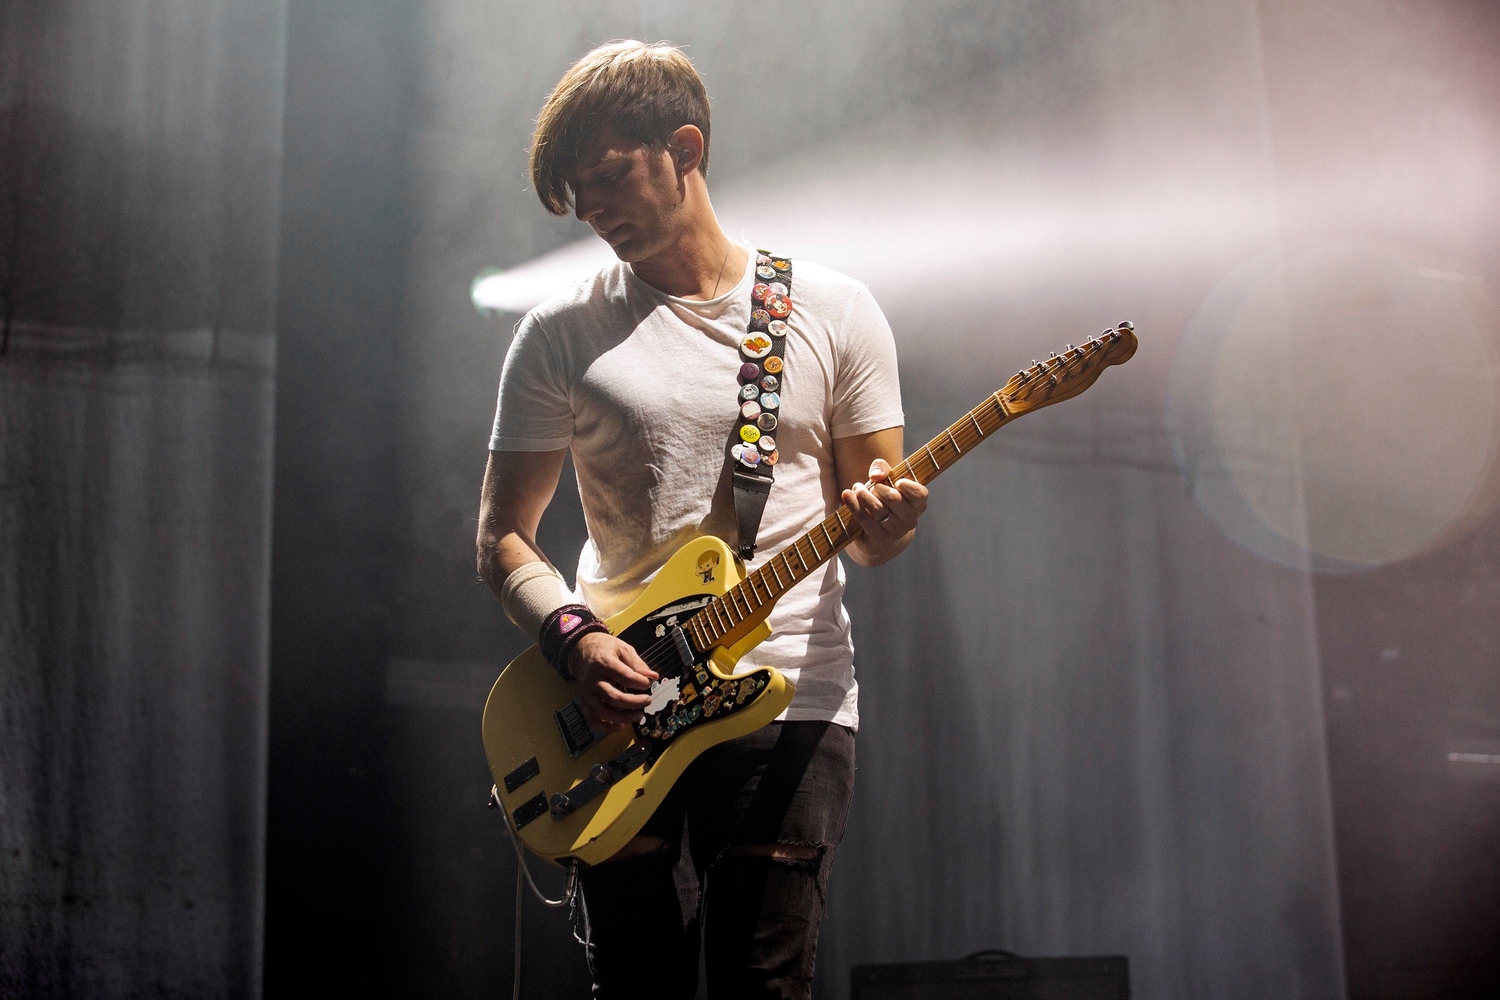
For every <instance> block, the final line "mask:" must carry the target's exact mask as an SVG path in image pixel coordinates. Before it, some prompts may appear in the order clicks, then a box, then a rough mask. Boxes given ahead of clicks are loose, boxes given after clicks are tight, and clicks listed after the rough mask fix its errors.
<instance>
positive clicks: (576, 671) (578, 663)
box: [568, 632, 660, 732]
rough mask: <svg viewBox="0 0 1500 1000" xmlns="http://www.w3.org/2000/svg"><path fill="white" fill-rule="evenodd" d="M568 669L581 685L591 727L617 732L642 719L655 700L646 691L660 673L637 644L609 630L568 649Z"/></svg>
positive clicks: (580, 692) (580, 702)
mask: <svg viewBox="0 0 1500 1000" xmlns="http://www.w3.org/2000/svg"><path fill="white" fill-rule="evenodd" d="M568 669H569V670H571V671H572V672H573V677H574V678H575V679H576V681H577V684H578V702H579V704H580V705H582V706H583V715H584V718H585V719H587V720H588V723H589V725H590V726H593V727H594V728H595V729H598V730H601V731H603V732H614V731H615V730H616V729H622V728H624V727H625V726H629V725H632V724H634V723H635V722H637V721H639V720H640V718H641V712H642V709H644V708H645V707H646V706H647V705H649V704H650V703H651V695H650V694H647V693H645V692H646V691H648V690H649V689H650V687H651V682H652V681H654V680H656V679H657V677H658V676H660V675H659V674H657V672H656V671H655V670H652V669H651V668H650V667H648V666H646V661H645V660H643V659H641V657H640V654H638V653H637V652H636V651H635V649H634V647H632V646H631V645H630V643H628V642H626V641H625V640H623V639H621V638H619V637H618V636H613V635H610V634H609V633H607V632H590V633H589V634H588V635H586V636H584V637H583V638H581V639H579V640H578V642H576V643H575V644H574V645H573V648H572V649H570V650H569V651H568Z"/></svg>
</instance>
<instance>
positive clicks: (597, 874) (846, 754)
mask: <svg viewBox="0 0 1500 1000" xmlns="http://www.w3.org/2000/svg"><path fill="white" fill-rule="evenodd" d="M853 793H854V733H853V732H852V731H851V730H849V729H846V728H845V727H843V726H836V725H833V724H832V723H828V722H773V723H771V724H770V725H768V726H765V727H763V728H762V729H759V730H757V731H755V732H753V733H751V734H749V735H748V736H742V737H740V738H738V739H734V740H730V741H728V742H725V743H721V744H719V745H718V746H716V747H712V748H710V749H709V750H708V751H706V752H705V753H704V754H703V755H702V756H700V757H699V758H698V759H697V760H695V761H693V763H692V764H691V765H689V766H688V769H687V771H685V772H684V773H683V776H682V777H681V778H680V779H678V782H677V784H676V785H675V786H674V787H673V788H672V791H671V792H669V793H668V795H667V798H666V800H665V801H663V802H662V804H661V806H660V807H659V808H658V809H657V811H656V813H655V814H654V815H653V816H652V817H651V819H650V820H649V821H647V823H646V825H645V826H644V827H643V828H642V829H641V834H640V835H641V836H643V837H656V838H660V840H661V841H662V842H663V843H664V844H665V848H664V849H662V850H657V851H653V852H651V853H648V854H644V855H640V856H637V857H632V858H628V859H626V860H621V861H607V862H604V863H602V864H599V865H595V866H594V867H592V868H589V869H587V870H585V871H584V872H583V873H582V875H581V877H580V884H581V886H582V890H583V900H584V907H585V913H586V918H587V921H588V928H589V968H590V969H591V971H592V972H593V976H594V996H595V997H599V998H605V1000H619V998H626V997H630V998H634V997H659V998H663V1000H676V998H681V1000H691V998H692V997H693V995H694V993H695V992H696V991H697V988H698V952H699V946H700V943H701V945H702V949H703V953H704V958H705V962H706V972H707V977H708V990H709V996H710V997H711V998H712V1000H727V998H739V997H799V998H808V997H810V996H811V995H812V971H813V954H814V951H815V949H816V947H817V940H818V924H819V923H820V922H821V920H822V918H823V911H824V909H825V907H826V904H827V893H828V877H829V872H830V871H831V870H832V867H833V853H834V850H835V849H836V848H837V847H838V844H839V841H840V840H841V839H843V836H844V823H845V821H846V820H847V819H848V815H849V803H850V800H851V799H852V797H853ZM778 845H780V846H782V847H783V848H790V849H783V850H776V847H777V846H778ZM700 935H701V938H700Z"/></svg>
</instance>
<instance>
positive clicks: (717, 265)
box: [630, 216, 750, 299]
mask: <svg viewBox="0 0 1500 1000" xmlns="http://www.w3.org/2000/svg"><path fill="white" fill-rule="evenodd" d="M749 263H750V258H749V254H748V253H746V252H745V248H744V247H742V246H740V245H739V244H738V243H735V242H734V241H733V240H731V239H730V238H729V237H728V236H725V235H724V230H722V229H720V228H719V222H718V220H717V219H715V218H713V217H712V216H710V218H709V220H708V222H707V224H705V225H702V226H698V227H694V228H692V229H689V230H688V231H687V232H684V233H683V234H681V235H680V236H679V237H678V238H677V240H676V241H675V242H674V243H673V244H672V245H671V246H670V247H668V248H667V249H665V250H663V251H662V252H661V253H658V254H655V255H653V256H651V257H648V258H647V259H645V260H643V261H638V262H637V263H634V264H632V265H630V266H631V267H632V268H633V269H634V270H635V273H636V276H637V277H639V278H640V279H641V280H642V281H644V282H645V283H646V284H648V285H650V286H651V287H653V288H656V289H659V290H661V291H663V292H666V293H667V294H668V295H676V296H679V297H681V298H685V299H711V298H713V297H715V296H716V295H720V294H722V293H723V292H726V291H728V290H729V289H731V288H733V287H734V286H735V285H736V284H738V283H739V280H740V278H742V277H744V274H745V268H746V267H747V266H749Z"/></svg>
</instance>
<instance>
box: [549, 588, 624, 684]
mask: <svg viewBox="0 0 1500 1000" xmlns="http://www.w3.org/2000/svg"><path fill="white" fill-rule="evenodd" d="M608 631H609V629H608V628H607V627H606V626H605V624H604V623H603V622H602V621H600V620H599V619H598V618H597V617H596V616H595V615H594V613H593V612H592V611H590V610H589V609H588V606H587V605H583V604H564V605H563V606H562V607H560V608H558V609H557V610H556V611H554V612H552V613H551V614H550V615H548V616H547V619H546V620H545V621H544V622H542V634H541V637H540V639H539V640H538V645H540V646H541V649H542V656H544V657H545V658H546V660H547V662H548V663H550V664H552V669H553V670H556V671H557V672H558V673H559V674H561V675H562V677H563V679H564V680H569V681H570V680H572V679H573V671H571V670H569V669H568V653H569V652H571V651H572V649H573V647H574V646H576V645H578V640H579V639H582V638H583V637H584V636H586V635H588V634H589V633H590V632H608Z"/></svg>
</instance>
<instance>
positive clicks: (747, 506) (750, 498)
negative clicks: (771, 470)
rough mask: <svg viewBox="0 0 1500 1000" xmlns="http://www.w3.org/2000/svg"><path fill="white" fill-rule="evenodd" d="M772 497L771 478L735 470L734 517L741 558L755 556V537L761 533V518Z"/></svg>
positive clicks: (745, 470)
mask: <svg viewBox="0 0 1500 1000" xmlns="http://www.w3.org/2000/svg"><path fill="white" fill-rule="evenodd" d="M770 495H771V477H770V476H763V475H761V474H760V473H759V472H751V471H750V470H748V469H744V470H741V469H735V470H734V516H735V518H736V520H738V522H739V541H740V558H741V559H749V558H750V557H751V556H753V555H755V536H756V534H758V533H759V532H760V516H761V515H762V514H764V513H765V511H766V498H767V497H768V496H770Z"/></svg>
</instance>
